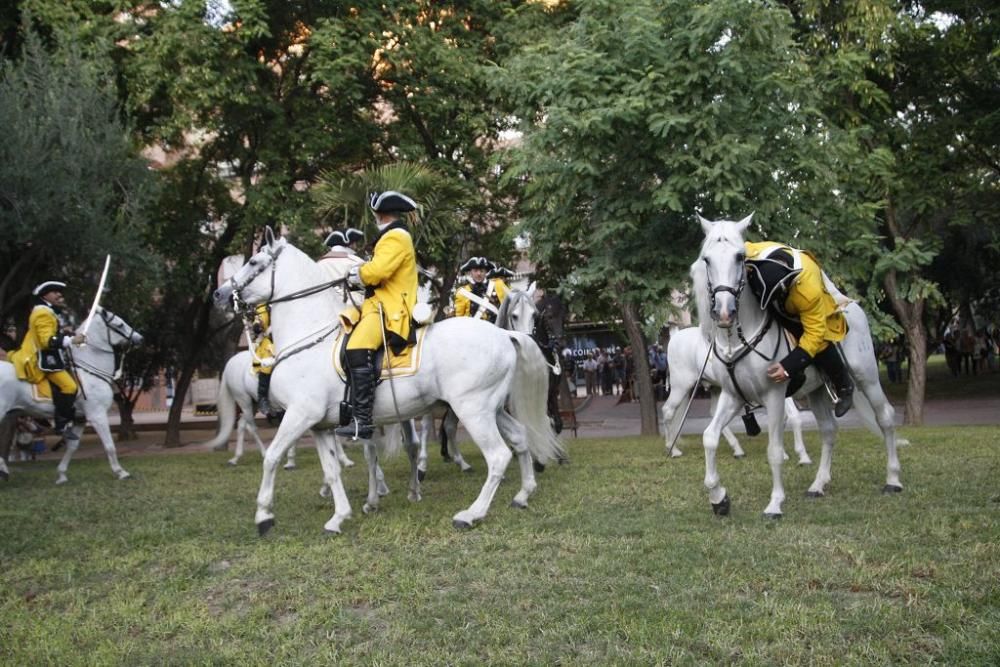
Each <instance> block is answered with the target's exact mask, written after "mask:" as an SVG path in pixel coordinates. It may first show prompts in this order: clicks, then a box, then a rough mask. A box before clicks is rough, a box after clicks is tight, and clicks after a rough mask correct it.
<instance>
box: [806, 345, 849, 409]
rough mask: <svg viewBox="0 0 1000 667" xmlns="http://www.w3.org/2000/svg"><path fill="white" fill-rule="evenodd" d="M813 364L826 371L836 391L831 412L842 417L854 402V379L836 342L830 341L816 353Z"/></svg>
mask: <svg viewBox="0 0 1000 667" xmlns="http://www.w3.org/2000/svg"><path fill="white" fill-rule="evenodd" d="M814 362H815V364H816V365H817V366H818V367H819V368H820V370H822V371H823V372H824V373H826V376H827V377H828V378H830V382H832V383H833V388H834V390H835V391H836V392H837V401H836V403H834V404H833V414H835V415H837V416H838V417H843V416H844V415H846V414H847V411H848V410H850V409H851V406H852V405H853V404H854V381H853V380H852V379H851V374H850V372H849V371H848V370H847V364H846V363H844V357H843V355H842V354H841V353H840V349H839V348H838V347H837V345H836V344H834V343H831V344H830V345H829V346H828V347H827V348H826V349H825V350H823V351H822V352H820V353H819V354H817V355H816V357H815V359H814Z"/></svg>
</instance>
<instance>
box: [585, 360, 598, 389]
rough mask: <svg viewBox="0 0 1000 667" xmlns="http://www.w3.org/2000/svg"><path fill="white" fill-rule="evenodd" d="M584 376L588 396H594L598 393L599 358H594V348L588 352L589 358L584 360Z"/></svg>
mask: <svg viewBox="0 0 1000 667" xmlns="http://www.w3.org/2000/svg"><path fill="white" fill-rule="evenodd" d="M583 378H584V381H585V383H586V387H587V396H594V395H595V394H596V393H597V360H596V359H595V358H594V351H593V350H589V351H588V352H587V358H586V359H585V360H584V362H583Z"/></svg>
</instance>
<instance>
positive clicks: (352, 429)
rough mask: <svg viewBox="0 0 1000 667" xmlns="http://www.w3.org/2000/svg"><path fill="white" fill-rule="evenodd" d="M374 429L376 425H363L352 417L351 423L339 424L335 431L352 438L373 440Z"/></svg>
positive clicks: (341, 435) (339, 434) (344, 436)
mask: <svg viewBox="0 0 1000 667" xmlns="http://www.w3.org/2000/svg"><path fill="white" fill-rule="evenodd" d="M373 431H374V427H372V426H365V425H362V424H361V423H359V422H358V420H357V419H355V418H352V419H351V423H350V424H348V425H347V426H338V427H337V428H335V429H333V432H334V433H336V434H337V435H338V436H340V437H342V438H350V439H351V440H371V439H372V432H373Z"/></svg>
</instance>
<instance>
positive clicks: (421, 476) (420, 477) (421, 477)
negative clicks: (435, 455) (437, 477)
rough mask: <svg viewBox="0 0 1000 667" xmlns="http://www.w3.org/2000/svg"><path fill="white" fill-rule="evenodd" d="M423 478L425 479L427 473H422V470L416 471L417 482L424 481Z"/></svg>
mask: <svg viewBox="0 0 1000 667" xmlns="http://www.w3.org/2000/svg"><path fill="white" fill-rule="evenodd" d="M425 477H427V473H426V472H425V471H423V470H417V481H420V482H422V481H424V478H425Z"/></svg>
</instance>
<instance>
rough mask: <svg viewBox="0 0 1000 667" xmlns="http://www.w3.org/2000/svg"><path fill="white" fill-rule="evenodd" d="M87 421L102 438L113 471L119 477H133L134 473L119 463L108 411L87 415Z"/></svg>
mask: <svg viewBox="0 0 1000 667" xmlns="http://www.w3.org/2000/svg"><path fill="white" fill-rule="evenodd" d="M87 421H89V422H90V425H91V426H92V427H93V428H94V432H95V433H97V437H98V438H100V439H101V444H102V445H104V453H105V454H107V457H108V463H109V464H111V472H113V473H114V474H115V477H117V478H118V479H128V478H129V477H131V476H132V475H130V474H129V473H128V471H127V470H125V468H123V467H122V466H121V464H120V463H118V450H117V449H115V441H114V440H113V439H112V438H111V427H110V426H108V418H107V413H97V414H92V415H87Z"/></svg>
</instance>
